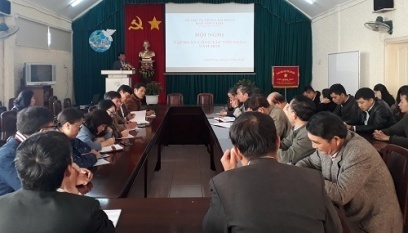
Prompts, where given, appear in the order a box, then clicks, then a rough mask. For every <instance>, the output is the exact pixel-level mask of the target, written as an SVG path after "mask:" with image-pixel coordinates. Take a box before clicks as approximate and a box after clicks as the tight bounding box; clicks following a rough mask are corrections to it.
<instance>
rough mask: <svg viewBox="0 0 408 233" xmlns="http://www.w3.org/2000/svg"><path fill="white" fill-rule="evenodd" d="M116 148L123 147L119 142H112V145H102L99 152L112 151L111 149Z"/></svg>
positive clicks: (120, 148)
mask: <svg viewBox="0 0 408 233" xmlns="http://www.w3.org/2000/svg"><path fill="white" fill-rule="evenodd" d="M117 150H123V147H122V146H121V145H119V144H113V145H112V146H105V147H102V149H101V150H100V151H99V152H100V153H107V152H112V151H117Z"/></svg>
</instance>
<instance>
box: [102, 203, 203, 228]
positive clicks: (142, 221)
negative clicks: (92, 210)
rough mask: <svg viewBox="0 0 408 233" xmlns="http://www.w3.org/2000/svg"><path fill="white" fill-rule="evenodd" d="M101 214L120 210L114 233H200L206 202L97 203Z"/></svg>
mask: <svg viewBox="0 0 408 233" xmlns="http://www.w3.org/2000/svg"><path fill="white" fill-rule="evenodd" d="M98 200H99V202H100V203H101V207H102V209H104V210H112V209H121V210H122V212H121V214H120V216H119V220H118V223H117V226H116V233H133V232H138V233H174V232H185V233H190V232H191V233H193V232H194V233H200V232H203V229H202V222H203V219H204V215H205V213H206V212H207V210H208V208H209V206H210V198H120V199H98Z"/></svg>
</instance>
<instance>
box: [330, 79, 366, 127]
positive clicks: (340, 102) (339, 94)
mask: <svg viewBox="0 0 408 233" xmlns="http://www.w3.org/2000/svg"><path fill="white" fill-rule="evenodd" d="M330 97H331V98H332V100H333V102H334V103H336V104H337V107H336V108H335V109H334V111H333V112H334V113H335V114H336V115H337V116H339V117H340V118H341V119H342V120H343V122H344V123H346V124H348V125H359V124H361V115H362V113H361V110H360V108H359V107H358V105H357V102H356V99H355V98H354V96H352V95H347V93H346V89H344V87H343V85H341V84H340V83H336V84H333V85H331V87H330Z"/></svg>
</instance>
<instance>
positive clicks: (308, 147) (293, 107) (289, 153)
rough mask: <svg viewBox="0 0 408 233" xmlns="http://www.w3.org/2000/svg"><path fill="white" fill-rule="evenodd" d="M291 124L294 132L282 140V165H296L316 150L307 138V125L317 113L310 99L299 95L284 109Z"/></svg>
mask: <svg viewBox="0 0 408 233" xmlns="http://www.w3.org/2000/svg"><path fill="white" fill-rule="evenodd" d="M283 111H284V112H285V113H286V116H287V117H288V119H289V122H290V123H291V124H292V127H293V128H292V132H291V133H290V134H289V136H287V137H286V138H284V139H282V141H281V143H280V149H279V151H278V155H279V159H278V161H279V162H280V163H286V164H296V163H297V162H298V161H299V160H301V159H303V158H305V157H306V156H309V155H310V154H312V153H313V152H314V151H315V150H314V149H313V147H312V143H311V142H310V140H309V138H308V137H307V132H306V124H307V122H308V121H309V119H310V117H312V116H313V114H315V112H316V105H315V104H314V103H313V101H312V100H310V99H309V98H307V97H305V96H302V95H298V96H295V97H294V98H293V99H292V101H290V103H289V104H287V105H286V107H285V108H284V109H283Z"/></svg>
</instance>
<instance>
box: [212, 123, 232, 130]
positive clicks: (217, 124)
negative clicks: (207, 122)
mask: <svg viewBox="0 0 408 233" xmlns="http://www.w3.org/2000/svg"><path fill="white" fill-rule="evenodd" d="M212 125H214V126H218V127H222V128H227V129H229V128H231V125H232V123H231V122H220V123H212Z"/></svg>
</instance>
